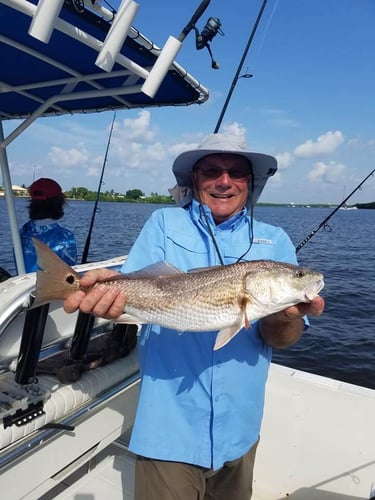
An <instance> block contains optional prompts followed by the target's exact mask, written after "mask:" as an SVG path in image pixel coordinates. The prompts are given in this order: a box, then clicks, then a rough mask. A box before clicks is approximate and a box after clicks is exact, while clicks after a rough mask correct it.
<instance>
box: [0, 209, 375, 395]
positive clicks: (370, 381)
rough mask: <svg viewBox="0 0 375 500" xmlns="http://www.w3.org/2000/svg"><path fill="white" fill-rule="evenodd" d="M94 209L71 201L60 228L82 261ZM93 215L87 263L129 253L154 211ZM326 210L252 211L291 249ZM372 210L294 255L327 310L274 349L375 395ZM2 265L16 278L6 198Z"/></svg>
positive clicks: (0, 221)
mask: <svg viewBox="0 0 375 500" xmlns="http://www.w3.org/2000/svg"><path fill="white" fill-rule="evenodd" d="M27 203H28V202H27V200H24V199H17V200H16V208H17V214H18V215H17V217H18V221H19V224H20V225H21V224H23V223H24V222H26V220H27ZM93 206H94V203H93V202H92V203H91V202H79V201H70V202H69V205H68V207H67V209H66V213H65V217H64V221H63V222H62V223H63V224H64V225H66V226H67V227H69V229H71V230H72V231H73V232H74V233H75V235H76V238H77V242H78V250H79V255H82V252H83V248H84V245H85V242H86V238H87V233H88V229H89V226H90V221H91V217H92V210H93ZM99 207H100V211H98V212H97V213H96V215H95V224H94V230H93V233H92V238H91V245H90V253H89V258H88V260H89V261H93V260H101V259H106V258H110V257H114V256H117V255H123V254H126V253H128V251H129V249H130V247H131V246H132V244H133V242H134V240H135V238H136V237H137V235H138V232H139V231H140V229H141V227H142V226H143V224H144V222H145V221H146V219H147V218H148V217H149V215H150V214H151V213H152V212H153V211H154V210H156V209H157V208H160V205H150V204H132V203H124V204H122V203H101V204H100V205H99ZM330 212H331V210H330V209H324V208H298V207H297V208H292V207H256V209H255V217H256V218H257V219H259V220H263V221H264V222H269V223H271V224H274V225H277V226H281V227H283V228H284V229H285V230H286V231H287V232H288V234H289V235H290V237H291V239H292V241H293V242H294V244H295V245H296V246H297V245H298V244H299V243H300V242H301V241H302V240H303V239H304V238H305V237H306V236H307V235H308V234H309V233H310V232H311V231H312V230H313V229H315V228H316V227H317V226H318V225H319V224H320V223H321V222H322V221H323V220H324V219H325V218H326V217H327V215H328V214H329V213H330ZM374 223H375V210H339V211H338V212H336V214H335V215H334V216H333V217H332V219H331V220H330V221H329V225H330V232H329V231H326V230H323V229H321V230H320V231H319V232H318V233H316V234H315V236H314V237H313V238H312V239H311V240H310V241H309V242H308V243H306V245H305V246H304V247H302V248H301V250H300V251H299V252H298V259H299V262H300V264H301V265H306V266H309V267H312V268H315V269H317V270H319V271H321V272H323V273H324V275H325V283H326V286H325V288H324V290H323V291H322V296H323V297H324V298H325V300H326V310H325V312H324V314H323V315H322V316H321V317H320V318H311V324H312V326H311V328H310V329H309V331H308V332H306V333H305V335H304V336H303V337H302V338H301V340H300V341H299V342H297V344H296V345H295V346H293V347H291V348H289V349H287V350H285V351H277V350H275V351H274V361H275V362H276V363H280V364H283V365H287V366H291V367H294V368H299V369H302V370H306V371H309V372H313V373H318V374H321V375H327V376H330V377H334V378H337V379H340V380H344V381H347V382H352V383H354V384H359V385H364V386H367V387H371V388H374V389H375V307H374V301H373V295H374V293H373V290H374V283H375V266H374V236H375V234H374V233H375V230H374ZM0 249H1V252H0V266H1V267H3V268H5V269H7V270H8V271H9V272H11V274H14V273H15V267H14V262H13V254H12V250H11V238H10V233H9V224H8V220H7V216H6V204H5V200H3V199H0Z"/></svg>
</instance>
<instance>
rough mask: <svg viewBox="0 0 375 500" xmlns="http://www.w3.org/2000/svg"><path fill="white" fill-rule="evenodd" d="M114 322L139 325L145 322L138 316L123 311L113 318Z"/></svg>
mask: <svg viewBox="0 0 375 500" xmlns="http://www.w3.org/2000/svg"><path fill="white" fill-rule="evenodd" d="M113 322H114V323H125V324H127V325H139V324H141V325H142V324H143V322H142V321H140V320H139V319H138V318H137V317H135V316H132V315H131V314H127V313H123V314H121V315H120V316H118V317H117V318H115V319H114V320H113Z"/></svg>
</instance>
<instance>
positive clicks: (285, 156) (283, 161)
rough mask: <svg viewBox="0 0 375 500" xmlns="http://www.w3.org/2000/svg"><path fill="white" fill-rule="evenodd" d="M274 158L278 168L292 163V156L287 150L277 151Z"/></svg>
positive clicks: (286, 166)
mask: <svg viewBox="0 0 375 500" xmlns="http://www.w3.org/2000/svg"><path fill="white" fill-rule="evenodd" d="M276 159H277V164H278V166H279V169H280V170H282V169H285V168H288V167H290V165H291V164H292V163H294V157H293V155H292V154H291V153H289V152H288V151H285V152H284V153H279V154H278V155H276Z"/></svg>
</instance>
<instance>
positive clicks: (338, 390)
mask: <svg viewBox="0 0 375 500" xmlns="http://www.w3.org/2000/svg"><path fill="white" fill-rule="evenodd" d="M374 405H375V391H372V390H370V389H364V388H361V387H357V386H354V385H350V384H346V383H341V382H339V381H335V380H331V379H327V378H324V377H319V376H316V375H310V374H307V373H304V372H299V371H296V370H293V369H289V368H285V367H281V366H277V365H273V366H272V368H271V373H270V378H269V383H268V388H267V405H266V414H265V418H264V424H263V429H262V439H261V443H260V446H259V449H258V454H257V461H256V466H255V480H254V494H253V499H252V500H283V499H284V500H286V499H289V498H292V499H294V500H360V499H369V498H375V496H374V497H371V494H370V491H371V490H372V488H373V485H374V483H375V446H374V444H375V431H374V425H373V422H374ZM133 476H134V458H133V456H132V455H131V453H130V452H128V451H127V449H126V443H125V441H124V440H123V438H122V437H121V438H120V439H119V440H117V441H115V442H114V443H112V444H111V445H110V446H109V447H107V448H106V449H105V450H103V451H102V452H101V453H100V454H98V455H97V456H96V457H95V458H94V459H92V460H91V461H90V464H86V465H85V466H84V467H81V469H80V470H79V471H76V472H75V473H74V474H72V475H71V476H70V477H67V478H66V479H65V480H64V483H63V485H61V484H60V485H59V489H55V490H53V491H50V492H49V493H48V494H47V495H45V496H43V497H41V500H50V499H52V498H56V499H71V500H73V499H74V500H100V499H103V498H108V499H109V498H110V499H111V500H120V499H121V500H133V485H134V477H133ZM61 488H66V489H65V490H64V491H61ZM374 493H375V492H374ZM51 495H52V496H51ZM229 500H230V499H229Z"/></svg>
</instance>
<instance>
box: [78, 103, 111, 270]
mask: <svg viewBox="0 0 375 500" xmlns="http://www.w3.org/2000/svg"><path fill="white" fill-rule="evenodd" d="M115 118H116V111H115V112H114V114H113V120H112V124H111V129H110V131H109V136H108V141H107V147H106V151H105V155H104V160H103V166H102V172H101V175H100V180H99V186H98V191H97V193H96V199H95V204H94V210H93V211H92V217H91V222H90V228H89V232H88V235H87V239H86V243H85V248H84V249H83V254H82V260H81V264H85V263H86V262H87V256H88V254H89V248H90V243H91V234H92V229H93V227H94V220H95V215H96V212H97V210H98V202H99V197H100V191H101V187H102V183H103V175H104V170H105V166H106V163H107V156H108V150H109V145H110V143H111V137H112V132H113V126H114V123H115Z"/></svg>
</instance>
